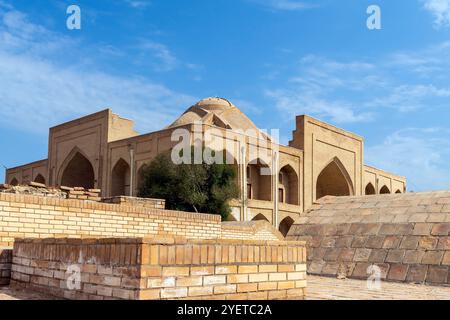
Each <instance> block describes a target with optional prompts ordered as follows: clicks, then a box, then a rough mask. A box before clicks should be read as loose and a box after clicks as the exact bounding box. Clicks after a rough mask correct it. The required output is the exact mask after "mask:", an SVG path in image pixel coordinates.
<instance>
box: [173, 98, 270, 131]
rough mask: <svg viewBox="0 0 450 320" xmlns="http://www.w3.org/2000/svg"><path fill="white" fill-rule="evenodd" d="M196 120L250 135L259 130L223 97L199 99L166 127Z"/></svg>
mask: <svg viewBox="0 0 450 320" xmlns="http://www.w3.org/2000/svg"><path fill="white" fill-rule="evenodd" d="M196 122H200V123H203V124H208V125H212V126H216V127H220V128H223V129H230V130H243V131H246V132H247V134H249V135H252V136H253V135H256V134H257V132H260V130H259V129H258V127H257V126H256V125H255V124H254V123H253V122H252V121H251V120H250V119H249V118H248V117H247V116H246V115H245V114H244V113H242V111H241V110H239V109H238V108H237V107H236V106H235V105H234V104H232V103H231V102H230V101H229V100H227V99H225V98H205V99H202V100H200V101H199V102H197V103H196V104H194V105H193V106H191V107H190V108H189V109H187V110H186V111H185V112H184V113H183V114H182V115H181V116H180V117H179V118H178V119H177V120H175V121H174V122H173V123H172V124H171V125H170V126H168V127H167V128H175V127H179V126H184V125H188V124H194V123H196ZM252 132H253V133H252ZM262 134H263V136H265V137H267V138H268V139H269V140H272V139H271V138H270V137H269V136H268V135H267V134H265V133H262Z"/></svg>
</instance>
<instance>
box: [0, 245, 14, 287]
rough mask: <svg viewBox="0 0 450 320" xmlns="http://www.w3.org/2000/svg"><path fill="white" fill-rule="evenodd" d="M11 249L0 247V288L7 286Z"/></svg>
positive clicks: (9, 274) (9, 273)
mask: <svg viewBox="0 0 450 320" xmlns="http://www.w3.org/2000/svg"><path fill="white" fill-rule="evenodd" d="M11 264H12V248H5V247H0V286H5V285H8V284H9V279H10V277H11Z"/></svg>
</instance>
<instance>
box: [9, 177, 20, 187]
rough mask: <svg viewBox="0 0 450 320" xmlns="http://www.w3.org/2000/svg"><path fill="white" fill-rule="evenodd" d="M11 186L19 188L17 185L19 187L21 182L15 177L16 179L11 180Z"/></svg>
mask: <svg viewBox="0 0 450 320" xmlns="http://www.w3.org/2000/svg"><path fill="white" fill-rule="evenodd" d="M9 184H10V185H12V186H17V185H19V181H18V180H17V179H16V178H15V177H14V178H12V179H11V181H10V182H9Z"/></svg>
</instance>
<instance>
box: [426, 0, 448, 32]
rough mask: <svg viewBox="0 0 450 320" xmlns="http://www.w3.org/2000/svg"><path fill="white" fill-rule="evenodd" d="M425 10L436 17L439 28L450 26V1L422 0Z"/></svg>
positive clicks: (435, 20) (435, 22)
mask: <svg viewBox="0 0 450 320" xmlns="http://www.w3.org/2000/svg"><path fill="white" fill-rule="evenodd" d="M421 1H422V2H423V3H424V8H425V9H426V10H428V11H429V12H431V14H433V16H434V25H435V26H436V27H437V28H440V27H449V26H450V0H421Z"/></svg>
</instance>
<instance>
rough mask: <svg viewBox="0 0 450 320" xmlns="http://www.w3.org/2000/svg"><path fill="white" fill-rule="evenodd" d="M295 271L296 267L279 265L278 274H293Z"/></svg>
mask: <svg viewBox="0 0 450 320" xmlns="http://www.w3.org/2000/svg"><path fill="white" fill-rule="evenodd" d="M293 271H295V266H294V265H292V264H287V265H286V264H280V265H278V272H293Z"/></svg>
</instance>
